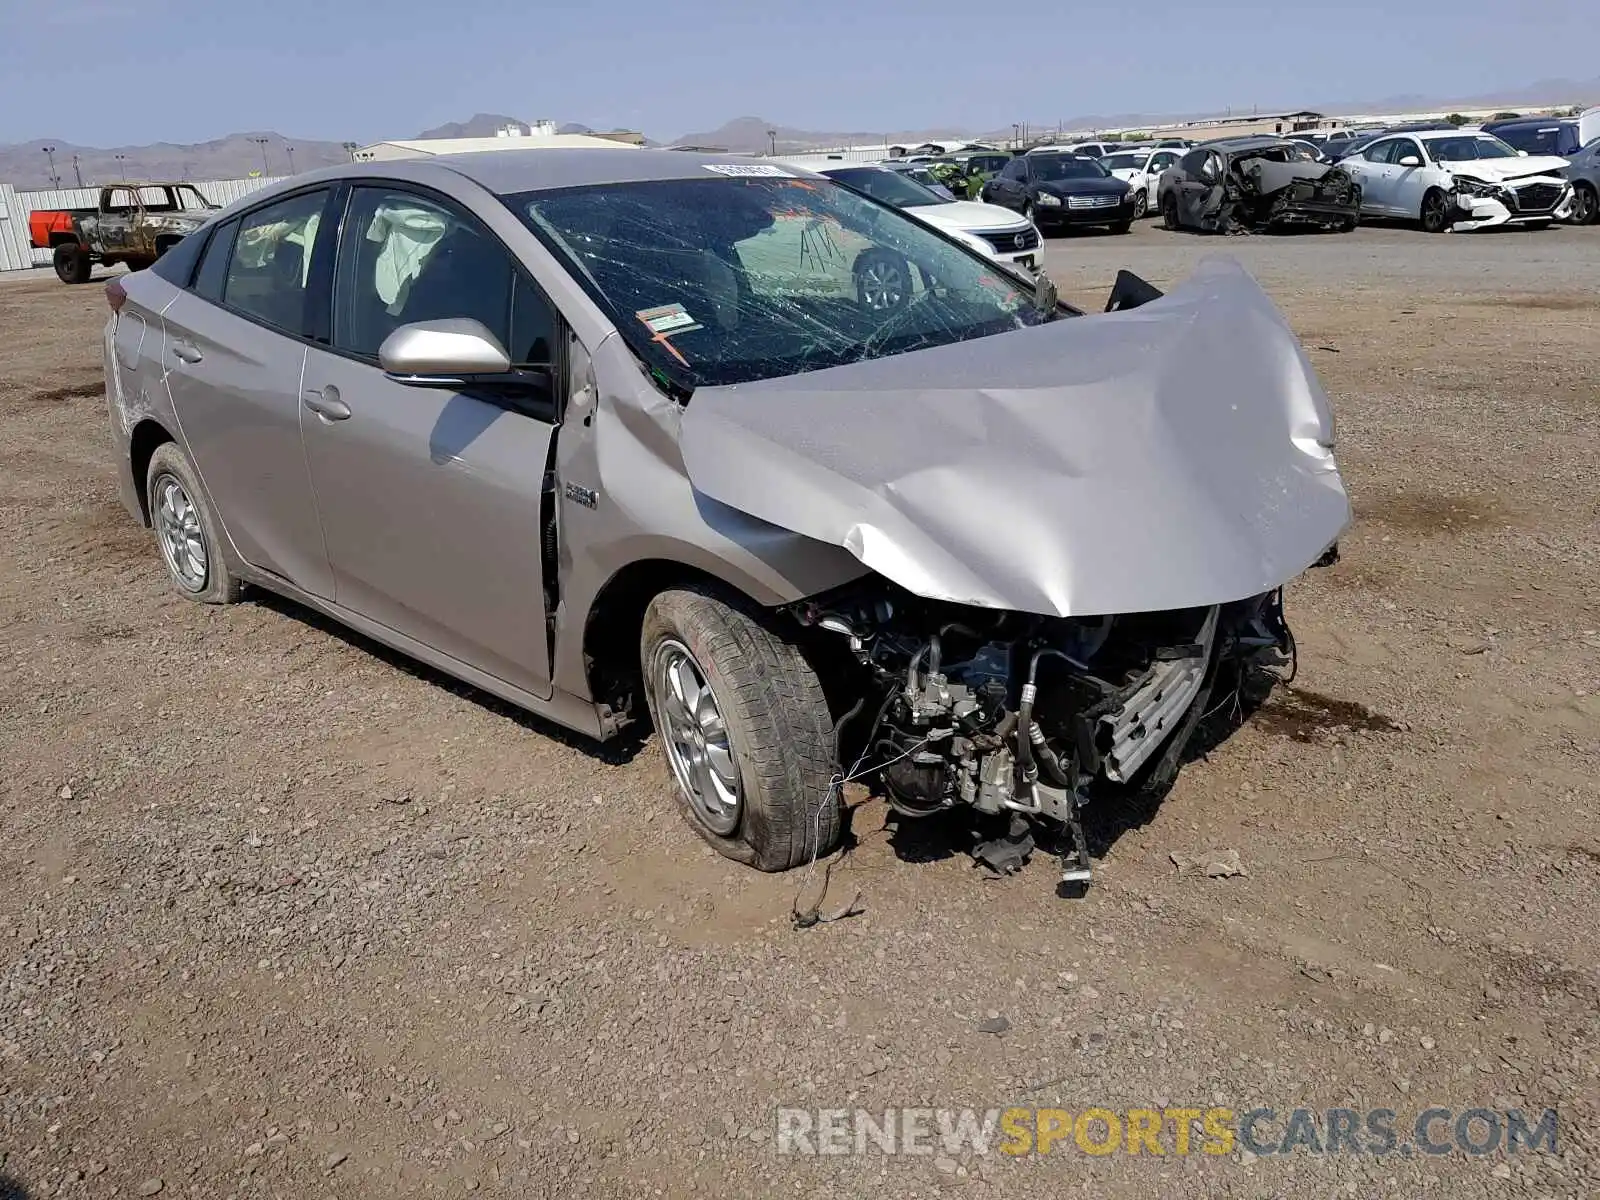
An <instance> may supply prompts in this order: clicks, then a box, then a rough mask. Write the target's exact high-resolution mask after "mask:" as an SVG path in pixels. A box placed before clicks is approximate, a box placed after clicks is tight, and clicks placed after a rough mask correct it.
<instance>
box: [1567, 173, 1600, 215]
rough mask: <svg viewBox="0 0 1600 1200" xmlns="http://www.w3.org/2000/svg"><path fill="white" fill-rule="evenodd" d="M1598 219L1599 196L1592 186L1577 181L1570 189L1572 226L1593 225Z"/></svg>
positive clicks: (1585, 182)
mask: <svg viewBox="0 0 1600 1200" xmlns="http://www.w3.org/2000/svg"><path fill="white" fill-rule="evenodd" d="M1597 218H1600V194H1597V193H1596V192H1595V189H1594V185H1593V184H1591V183H1589V182H1587V181H1586V180H1579V181H1578V183H1577V184H1575V185H1574V186H1573V189H1572V217H1571V218H1570V219H1571V221H1572V223H1573V224H1574V225H1593V224H1594V223H1595V221H1596V219H1597Z"/></svg>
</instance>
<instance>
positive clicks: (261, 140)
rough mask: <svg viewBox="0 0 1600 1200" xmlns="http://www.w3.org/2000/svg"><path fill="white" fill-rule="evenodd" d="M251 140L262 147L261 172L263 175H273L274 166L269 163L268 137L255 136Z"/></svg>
mask: <svg viewBox="0 0 1600 1200" xmlns="http://www.w3.org/2000/svg"><path fill="white" fill-rule="evenodd" d="M250 140H251V141H252V142H254V143H255V144H256V145H258V146H260V147H261V173H262V174H263V175H271V174H272V168H271V167H269V166H268V165H267V139H266V138H264V137H253V138H251V139H250Z"/></svg>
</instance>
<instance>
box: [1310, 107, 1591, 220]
mask: <svg viewBox="0 0 1600 1200" xmlns="http://www.w3.org/2000/svg"><path fill="white" fill-rule="evenodd" d="M1339 165H1340V166H1341V167H1343V168H1344V169H1345V170H1347V171H1349V172H1350V174H1351V175H1352V176H1354V177H1355V179H1356V180H1357V181H1358V182H1359V183H1360V184H1361V209H1362V211H1363V212H1366V213H1370V214H1373V215H1374V216H1384V217H1399V218H1402V219H1404V220H1410V221H1416V222H1418V223H1419V224H1421V226H1422V228H1423V229H1424V230H1425V231H1426V232H1428V233H1445V232H1448V231H1452V230H1454V231H1461V232H1465V231H1469V230H1474V229H1493V228H1496V227H1498V226H1502V225H1520V226H1523V227H1525V228H1533V229H1545V228H1548V227H1549V226H1550V225H1552V224H1554V223H1555V222H1556V221H1561V220H1565V219H1566V218H1567V217H1568V215H1569V214H1570V213H1571V212H1572V209H1573V206H1574V195H1573V187H1572V184H1571V183H1570V182H1569V181H1568V179H1567V178H1566V172H1567V169H1568V168H1569V167H1570V166H1571V164H1570V163H1569V162H1568V161H1567V160H1566V159H1564V158H1560V157H1558V156H1555V155H1542V156H1539V157H1534V156H1532V155H1529V154H1527V153H1526V152H1520V153H1519V152H1518V151H1517V150H1516V149H1514V148H1513V147H1511V146H1509V145H1507V144H1506V143H1505V142H1503V141H1501V140H1500V139H1499V138H1497V137H1495V136H1494V135H1493V134H1488V133H1462V132H1460V131H1458V130H1456V129H1448V128H1447V129H1433V130H1417V131H1413V132H1410V133H1404V134H1398V135H1396V136H1392V137H1391V136H1385V137H1381V138H1377V139H1375V140H1374V141H1372V142H1369V143H1368V144H1367V145H1366V146H1364V147H1363V148H1362V149H1361V150H1360V151H1358V152H1357V153H1355V154H1352V155H1351V156H1350V157H1349V158H1347V159H1344V160H1343V161H1341V162H1340V164H1339Z"/></svg>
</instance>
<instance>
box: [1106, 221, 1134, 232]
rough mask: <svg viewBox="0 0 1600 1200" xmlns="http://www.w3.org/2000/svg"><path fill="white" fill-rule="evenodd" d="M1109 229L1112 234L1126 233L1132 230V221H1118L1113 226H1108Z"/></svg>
mask: <svg viewBox="0 0 1600 1200" xmlns="http://www.w3.org/2000/svg"><path fill="white" fill-rule="evenodd" d="M1109 228H1110V230H1111V232H1112V233H1127V232H1128V231H1129V230H1130V229H1132V228H1133V222H1132V221H1118V222H1117V223H1116V224H1115V225H1112V226H1109Z"/></svg>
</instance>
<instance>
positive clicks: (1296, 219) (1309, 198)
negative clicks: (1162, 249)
mask: <svg viewBox="0 0 1600 1200" xmlns="http://www.w3.org/2000/svg"><path fill="white" fill-rule="evenodd" d="M1157 192H1158V193H1159V204H1160V209H1161V218H1162V221H1163V222H1164V223H1165V225H1166V227H1167V228H1168V229H1173V230H1177V229H1198V230H1203V231H1205V232H1207V233H1243V232H1250V231H1255V230H1269V229H1281V228H1287V227H1294V226H1299V227H1304V228H1316V229H1334V230H1339V231H1341V232H1348V231H1349V230H1351V229H1354V228H1355V227H1356V223H1357V221H1358V220H1359V219H1360V217H1361V188H1360V186H1359V185H1358V184H1357V183H1356V182H1355V180H1354V179H1353V178H1352V177H1351V174H1350V172H1349V171H1348V170H1346V169H1344V167H1343V166H1335V165H1332V164H1329V163H1324V162H1318V161H1317V159H1316V156H1315V153H1314V152H1313V151H1311V150H1310V149H1309V148H1308V147H1306V146H1303V145H1300V144H1298V143H1296V142H1294V141H1291V140H1289V139H1287V138H1277V137H1247V138H1234V139H1225V140H1219V141H1214V142H1204V143H1202V144H1201V145H1199V146H1196V147H1195V148H1194V149H1193V150H1190V151H1189V152H1188V153H1187V154H1185V155H1184V156H1183V157H1182V158H1181V159H1179V160H1178V163H1177V164H1176V165H1175V166H1173V167H1170V168H1168V169H1167V170H1166V171H1165V172H1164V173H1163V174H1162V176H1161V178H1160V180H1159V182H1158V184H1157Z"/></svg>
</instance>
